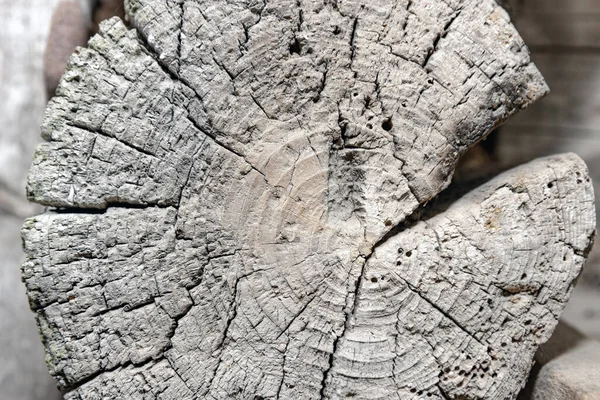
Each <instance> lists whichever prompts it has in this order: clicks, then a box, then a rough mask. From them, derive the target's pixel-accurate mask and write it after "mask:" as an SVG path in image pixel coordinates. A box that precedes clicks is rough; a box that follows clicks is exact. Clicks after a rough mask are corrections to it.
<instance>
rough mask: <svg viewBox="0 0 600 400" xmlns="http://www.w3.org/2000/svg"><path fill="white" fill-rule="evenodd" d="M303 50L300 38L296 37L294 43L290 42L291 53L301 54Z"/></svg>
mask: <svg viewBox="0 0 600 400" xmlns="http://www.w3.org/2000/svg"><path fill="white" fill-rule="evenodd" d="M301 52H302V45H301V44H300V41H299V40H298V38H295V39H294V42H293V43H292V44H290V54H294V53H296V54H300V53H301Z"/></svg>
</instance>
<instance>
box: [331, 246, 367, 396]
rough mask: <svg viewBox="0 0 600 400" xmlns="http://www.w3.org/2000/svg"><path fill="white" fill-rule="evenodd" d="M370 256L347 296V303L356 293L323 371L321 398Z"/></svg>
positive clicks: (355, 304)
mask: <svg viewBox="0 0 600 400" xmlns="http://www.w3.org/2000/svg"><path fill="white" fill-rule="evenodd" d="M371 254H372V253H371ZM369 257H370V255H368V256H366V258H365V259H364V260H363V263H362V265H361V269H360V275H359V276H358V278H357V279H356V281H355V283H354V290H353V291H349V292H348V295H347V296H346V301H345V302H344V303H345V304H346V303H347V301H348V297H349V296H350V295H351V294H353V295H354V298H353V299H352V308H351V309H350V310H349V312H346V311H345V314H346V316H345V319H344V325H343V327H342V332H341V333H340V334H339V335H338V336H336V338H335V339H334V340H333V349H332V351H331V354H330V355H329V361H328V365H327V368H326V369H325V370H324V371H323V379H322V380H321V390H320V391H319V393H320V396H321V397H320V398H321V400H323V399H325V390H326V388H327V379H328V378H329V374H330V372H331V369H332V368H333V362H334V358H335V354H336V353H337V349H338V344H339V341H340V339H342V338H343V337H344V335H345V334H346V330H347V329H348V325H349V324H350V317H352V316H354V313H355V311H356V307H357V305H358V292H359V288H360V286H361V285H362V281H363V277H364V274H365V266H366V265H367V261H368V260H369ZM357 259H358V258H357ZM357 259H355V260H354V261H353V263H354V262H356V260H357ZM351 272H352V268H351V269H350V272H349V273H348V278H349V279H350V278H351V277H352V275H351ZM344 308H345V307H344Z"/></svg>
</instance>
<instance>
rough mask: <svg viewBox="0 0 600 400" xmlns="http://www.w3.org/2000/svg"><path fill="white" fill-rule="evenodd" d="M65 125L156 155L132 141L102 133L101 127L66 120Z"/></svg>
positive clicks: (151, 155)
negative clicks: (93, 127)
mask: <svg viewBox="0 0 600 400" xmlns="http://www.w3.org/2000/svg"><path fill="white" fill-rule="evenodd" d="M67 125H68V126H71V127H73V128H77V129H82V130H84V131H87V132H89V133H93V134H96V135H100V136H103V137H106V138H109V139H113V140H115V141H117V142H119V143H121V144H122V145H123V146H125V147H128V148H130V149H133V150H135V151H137V152H140V153H142V154H145V155H147V156H149V157H154V158H156V157H157V156H156V154H153V153H151V152H149V151H148V150H145V149H143V148H141V147H139V146H136V145H134V144H132V143H128V142H124V141H122V140H121V139H119V138H117V137H115V136H112V135H109V134H107V133H104V132H103V131H102V129H92V128H90V127H87V126H85V125H82V124H79V123H76V122H67Z"/></svg>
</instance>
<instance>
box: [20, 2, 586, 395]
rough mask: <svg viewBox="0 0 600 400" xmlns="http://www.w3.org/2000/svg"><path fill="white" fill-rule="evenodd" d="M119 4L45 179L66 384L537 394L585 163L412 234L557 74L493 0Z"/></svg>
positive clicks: (517, 181) (555, 167)
mask: <svg viewBox="0 0 600 400" xmlns="http://www.w3.org/2000/svg"><path fill="white" fill-rule="evenodd" d="M126 10H127V13H128V14H129V16H130V17H131V19H132V22H133V23H134V25H135V26H136V30H127V29H126V28H125V26H124V25H123V24H122V22H121V21H120V20H118V19H112V20H110V21H108V22H106V23H104V24H103V25H102V26H101V28H100V32H99V34H98V35H96V36H94V37H93V38H92V39H91V40H90V42H89V47H88V48H85V49H79V50H78V52H77V53H76V54H75V55H74V56H73V57H72V59H71V61H70V64H69V69H68V71H67V73H66V74H65V76H64V77H63V80H62V81H61V83H60V85H59V88H58V90H57V96H56V97H55V98H54V99H53V100H52V101H51V102H50V104H49V107H48V110H47V114H46V118H45V120H44V123H43V126H42V134H43V136H44V137H45V138H46V139H47V142H46V143H44V144H42V145H40V146H39V148H38V150H37V152H36V155H35V157H34V162H33V165H32V168H31V173H30V176H29V182H28V195H29V197H30V198H31V199H32V200H34V201H36V202H39V203H41V204H45V205H48V206H52V207H57V208H58V210H57V211H59V212H48V213H46V214H44V215H41V216H38V217H35V218H33V219H29V220H27V221H26V223H25V226H24V229H23V238H24V246H25V251H26V253H27V256H28V259H27V261H26V262H25V263H24V265H23V274H24V281H25V283H26V285H27V288H28V293H29V297H30V301H31V305H32V308H33V309H34V311H35V312H36V314H37V318H38V323H39V326H40V330H41V333H42V337H43V340H44V343H45V345H46V350H47V360H48V365H49V368H50V370H51V373H52V374H53V375H54V376H55V377H56V378H57V379H58V381H59V384H60V386H61V387H62V388H63V389H65V390H66V391H67V394H66V398H68V399H77V398H81V399H95V398H98V399H100V398H164V399H195V398H198V399H200V398H202V399H205V398H215V399H219V398H256V399H258V398H282V399H283V398H290V399H291V398H293V399H297V398H298V399H300V398H320V397H323V398H332V399H333V398H344V397H350V398H352V397H355V398H376V397H377V398H412V397H414V396H419V395H424V394H425V393H427V394H429V395H430V396H429V397H433V398H436V397H437V398H461V396H463V397H464V396H467V397H485V398H495V399H504V398H506V397H513V396H514V395H515V394H516V393H517V392H518V390H519V389H520V387H521V386H522V383H523V381H524V379H525V377H526V376H527V372H528V369H529V367H530V365H531V358H532V356H533V353H534V352H535V349H536V347H537V345H538V344H539V343H541V342H542V341H544V340H545V339H547V337H548V335H549V334H550V332H551V331H552V329H553V327H554V324H555V323H556V319H557V318H558V315H559V314H560V311H561V310H562V307H563V305H564V302H565V301H566V298H567V297H568V293H569V292H570V289H571V286H572V283H573V281H574V279H575V277H576V276H577V274H578V273H579V270H580V268H581V266H582V263H583V260H584V258H585V255H586V249H587V247H588V245H589V243H590V236H591V233H592V231H593V229H594V218H593V213H594V211H593V210H594V209H593V204H592V203H593V194H592V191H591V186H590V184H589V181H588V178H587V171H586V168H585V166H584V165H583V164H582V163H581V161H580V160H579V159H578V158H576V157H575V156H570V155H568V156H561V157H557V158H551V159H547V160H542V161H538V162H536V163H533V164H531V165H528V166H526V167H522V168H520V169H518V170H516V171H513V172H511V173H508V174H507V175H503V176H501V177H499V178H497V179H496V180H494V181H493V182H491V183H489V184H487V185H484V186H483V187H482V188H480V189H478V190H477V191H475V192H473V193H472V194H470V195H468V196H466V197H465V198H463V199H461V200H460V201H458V202H457V203H456V204H455V205H454V206H453V207H451V208H450V209H449V210H448V211H446V212H444V213H442V214H440V215H439V216H435V217H432V218H429V219H426V220H424V221H422V222H420V223H417V224H416V225H414V226H412V225H411V226H408V225H407V226H406V227H407V229H405V230H404V231H402V230H401V229H399V227H400V226H404V225H406V224H407V223H406V222H405V220H406V218H407V217H408V216H410V215H412V214H413V213H414V211H415V210H416V209H417V208H418V207H419V206H420V205H421V204H423V203H425V202H426V201H428V200H430V199H431V198H432V197H434V196H435V195H436V194H438V193H439V192H440V191H441V190H442V189H444V188H445V187H446V186H447V185H448V183H449V181H450V179H451V175H452V171H453V169H454V164H455V163H456V161H457V159H458V157H459V156H460V155H461V154H462V153H463V152H464V151H466V149H467V148H468V147H469V146H470V145H472V144H473V143H475V142H477V141H478V140H480V139H482V138H483V137H484V136H485V135H486V134H487V133H488V132H489V131H490V130H491V129H492V128H493V127H494V126H497V125H498V124H500V123H501V122H502V121H504V120H505V119H506V118H507V117H509V116H510V115H512V114H513V113H515V112H517V111H518V110H520V109H522V108H524V107H526V106H527V105H529V104H530V103H531V102H533V101H534V100H536V99H538V98H539V97H541V96H542V95H544V94H545V93H546V92H547V87H546V85H545V83H544V81H543V79H542V78H541V76H540V74H539V72H538V71H537V69H536V68H535V66H534V65H533V64H532V63H531V61H530V59H529V55H528V51H527V49H526V47H525V46H524V44H523V43H522V41H521V39H520V38H519V36H518V34H517V33H516V32H515V30H514V28H513V27H512V25H511V24H510V22H509V20H508V17H507V15H506V13H505V12H504V11H503V10H502V9H501V8H500V7H498V5H497V4H496V3H495V2H494V1H491V0H490V1H483V2H482V1H451V2H436V3H430V2H421V1H418V2H417V1H391V2H389V3H388V2H385V1H380V2H375V3H373V2H369V3H368V4H367V3H366V2H365V3H360V2H350V1H348V2H346V1H344V2H325V3H321V2H316V1H299V2H290V1H265V2H255V3H253V2H249V3H247V4H246V3H245V2H236V3H228V2H214V1H211V2H203V1H191V0H187V1H184V0H179V1H176V0H173V1H170V0H167V1H166V2H164V1H158V0H130V1H127V2H126ZM576 174H579V175H578V176H576ZM547 185H548V186H547ZM550 185H551V187H549V186H550ZM491 203H494V207H492V205H491ZM496 208H497V209H498V211H495V210H496ZM408 228H410V229H408ZM436 246H437V247H438V248H437V249H436ZM400 248H402V249H403V251H402V254H400V253H399V252H398V251H399V249H400ZM562 257H564V260H563V259H562ZM559 258H560V260H559ZM527 321H529V322H527ZM540 327H541V328H540ZM454 368H458V369H456V370H454ZM461 368H463V369H461ZM464 368H468V373H467V369H464ZM475 372H477V376H475Z"/></svg>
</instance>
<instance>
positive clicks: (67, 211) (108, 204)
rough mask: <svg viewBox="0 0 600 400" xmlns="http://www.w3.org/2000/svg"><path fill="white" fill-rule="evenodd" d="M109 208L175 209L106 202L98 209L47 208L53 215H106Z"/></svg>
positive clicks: (156, 205) (164, 206) (75, 207)
mask: <svg viewBox="0 0 600 400" xmlns="http://www.w3.org/2000/svg"><path fill="white" fill-rule="evenodd" d="M111 208H129V209H140V210H144V209H147V208H176V206H174V205H160V204H150V203H147V204H139V203H124V202H117V201H115V202H112V201H109V202H106V204H103V205H99V206H98V208H91V207H87V208H86V207H84V206H82V207H78V206H73V207H64V206H59V207H49V208H48V211H49V212H51V213H55V214H106V212H107V211H108V210H109V209H111Z"/></svg>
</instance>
